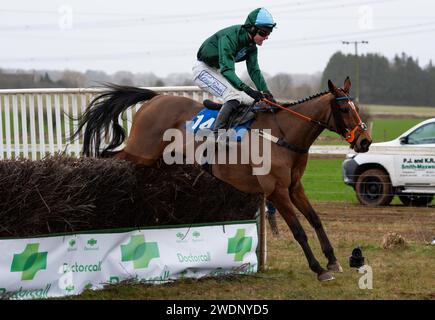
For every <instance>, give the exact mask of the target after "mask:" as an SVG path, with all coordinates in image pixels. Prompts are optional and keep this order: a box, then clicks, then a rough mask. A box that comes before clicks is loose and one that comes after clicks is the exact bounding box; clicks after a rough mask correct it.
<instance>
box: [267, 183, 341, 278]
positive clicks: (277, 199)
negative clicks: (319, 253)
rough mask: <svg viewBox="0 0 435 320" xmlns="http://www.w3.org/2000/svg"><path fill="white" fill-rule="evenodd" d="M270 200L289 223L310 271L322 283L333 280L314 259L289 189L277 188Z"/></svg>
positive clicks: (269, 197)
mask: <svg viewBox="0 0 435 320" xmlns="http://www.w3.org/2000/svg"><path fill="white" fill-rule="evenodd" d="M268 200H270V201H272V203H273V204H274V205H275V206H276V208H277V209H278V211H279V213H280V214H281V215H282V216H283V218H284V220H285V221H286V222H287V225H288V226H289V227H290V230H291V231H292V233H293V236H294V237H295V239H296V241H297V242H298V243H299V245H300V246H301V247H302V250H303V251H304V253H305V256H306V258H307V260H308V265H309V266H310V269H311V270H312V271H314V272H315V273H317V279H318V280H320V281H327V280H333V279H334V277H333V276H332V275H331V274H330V273H329V272H328V271H326V270H325V269H323V268H322V267H321V266H320V264H319V262H318V261H317V260H316V258H315V257H314V254H313V252H312V251H311V248H310V246H309V245H308V238H307V235H306V234H305V231H304V229H303V228H302V225H301V223H300V222H299V220H298V218H297V217H296V214H295V212H294V209H293V206H292V204H291V201H290V197H289V194H288V190H287V188H279V187H277V188H276V189H275V191H274V192H273V193H272V194H270V195H269V196H268Z"/></svg>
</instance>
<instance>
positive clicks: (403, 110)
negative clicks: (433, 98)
mask: <svg viewBox="0 0 435 320" xmlns="http://www.w3.org/2000/svg"><path fill="white" fill-rule="evenodd" d="M434 104H435V103H434ZM362 107H363V108H366V110H367V111H368V112H369V113H370V114H373V115H376V114H383V115H392V116H404V115H405V116H413V117H419V118H433V117H435V105H434V106H433V107H419V106H389V105H379V104H376V105H375V104H367V105H362Z"/></svg>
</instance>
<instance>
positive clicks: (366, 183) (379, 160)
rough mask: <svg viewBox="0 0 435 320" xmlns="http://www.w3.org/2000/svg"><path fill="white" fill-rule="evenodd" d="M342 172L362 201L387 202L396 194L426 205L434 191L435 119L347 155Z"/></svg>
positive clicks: (401, 198)
mask: <svg viewBox="0 0 435 320" xmlns="http://www.w3.org/2000/svg"><path fill="white" fill-rule="evenodd" d="M342 171H343V179H344V182H345V183H346V184H347V185H350V186H352V187H353V188H354V189H355V192H356V196H357V198H358V200H359V202H360V203H362V204H365V205H370V206H378V205H388V204H390V202H391V200H392V199H393V197H394V195H398V196H399V198H400V200H401V201H402V203H403V204H405V205H416V206H426V205H428V204H429V203H430V202H431V201H432V200H433V196H434V194H435V118H432V119H428V120H425V121H423V122H421V123H419V124H417V125H416V126H414V127H412V128H411V129H409V130H408V131H406V132H405V133H403V134H401V135H400V136H399V137H398V138H397V139H394V140H392V141H388V142H381V143H373V144H372V145H371V146H370V150H369V151H368V152H367V153H359V154H348V155H347V157H346V159H345V160H344V162H343V168H342Z"/></svg>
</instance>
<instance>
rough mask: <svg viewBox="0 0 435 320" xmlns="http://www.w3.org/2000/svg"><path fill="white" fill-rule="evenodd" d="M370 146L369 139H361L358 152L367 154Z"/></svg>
mask: <svg viewBox="0 0 435 320" xmlns="http://www.w3.org/2000/svg"><path fill="white" fill-rule="evenodd" d="M371 144H372V142H371V141H370V140H369V139H363V140H361V142H360V148H359V151H358V152H367V151H369V147H370V145H371Z"/></svg>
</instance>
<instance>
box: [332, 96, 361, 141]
mask: <svg viewBox="0 0 435 320" xmlns="http://www.w3.org/2000/svg"><path fill="white" fill-rule="evenodd" d="M343 100H345V101H348V103H349V105H350V109H351V111H352V112H354V113H355V115H356V118H357V119H358V123H357V125H356V126H355V127H354V128H353V129H347V128H346V126H345V125H344V121H343V117H341V116H340V107H339V105H338V103H337V101H343ZM331 109H332V112H331V113H330V114H329V119H328V122H327V123H328V124H329V120H330V118H331V115H333V116H334V120H335V124H336V127H337V128H336V129H335V130H332V131H335V132H337V133H338V134H339V135H341V136H342V137H343V138H344V139H345V140H346V141H347V142H348V143H350V144H352V143H355V138H356V137H357V133H359V134H361V133H363V132H364V131H367V125H366V124H365V123H364V122H363V121H362V120H361V117H360V116H359V114H358V112H357V111H356V108H355V105H354V104H353V102H352V97H349V96H344V97H338V98H335V99H334V102H333V103H332V104H331ZM329 127H330V126H329V125H328V127H326V128H328V129H329V130H331V129H330V128H329Z"/></svg>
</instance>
